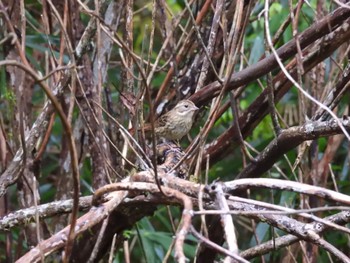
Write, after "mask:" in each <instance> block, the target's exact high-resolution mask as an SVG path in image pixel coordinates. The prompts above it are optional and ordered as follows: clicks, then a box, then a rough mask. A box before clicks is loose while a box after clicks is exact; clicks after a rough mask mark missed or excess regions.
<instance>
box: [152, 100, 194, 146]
mask: <svg viewBox="0 0 350 263" xmlns="http://www.w3.org/2000/svg"><path fill="white" fill-rule="evenodd" d="M197 110H198V108H197V107H196V105H194V103H193V102H192V101H190V100H182V101H179V103H178V104H176V106H175V107H174V108H173V109H172V110H170V111H168V112H167V113H165V114H164V115H162V116H160V117H159V118H158V119H157V120H156V123H155V125H154V127H155V128H154V130H155V133H156V135H157V136H159V137H161V138H164V139H167V140H172V141H173V140H180V139H181V138H182V137H184V136H185V135H186V134H187V133H188V132H189V131H190V130H191V127H192V124H193V116H194V113H195V112H196V111H197Z"/></svg>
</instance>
